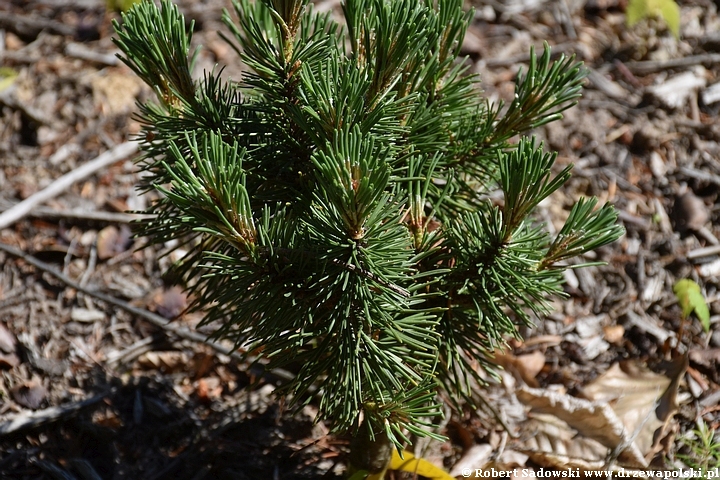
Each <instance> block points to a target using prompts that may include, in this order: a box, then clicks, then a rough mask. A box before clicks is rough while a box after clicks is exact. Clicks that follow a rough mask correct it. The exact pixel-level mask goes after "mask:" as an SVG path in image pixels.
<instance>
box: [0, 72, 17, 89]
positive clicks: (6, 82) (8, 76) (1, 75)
mask: <svg viewBox="0 0 720 480" xmlns="http://www.w3.org/2000/svg"><path fill="white" fill-rule="evenodd" d="M17 76H18V73H17V72H16V71H15V70H13V69H12V68H9V67H0V92H2V91H3V90H5V89H6V88H9V87H10V86H11V85H12V84H13V83H15V79H16V78H17Z"/></svg>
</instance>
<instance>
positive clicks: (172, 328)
mask: <svg viewBox="0 0 720 480" xmlns="http://www.w3.org/2000/svg"><path fill="white" fill-rule="evenodd" d="M0 250H2V251H4V252H6V253H8V254H10V255H12V256H14V257H17V258H20V259H22V260H24V261H25V262H27V263H29V264H30V265H32V266H34V267H35V268H37V269H40V270H42V271H43V272H47V273H49V274H50V275H52V276H54V277H55V278H57V279H58V280H60V281H61V282H63V283H64V284H65V285H67V286H68V287H70V288H73V289H75V290H77V291H78V292H82V293H84V294H86V295H89V296H91V297H93V298H96V299H98V300H100V301H103V302H105V303H108V304H110V305H114V306H116V307H118V308H121V309H123V310H125V311H126V312H128V313H131V314H133V315H136V316H138V317H140V318H142V319H143V320H146V321H147V322H149V323H151V324H153V325H155V326H157V327H159V328H161V329H162V330H164V331H166V332H169V333H172V334H173V335H175V336H177V337H179V338H183V339H185V340H190V341H192V342H197V343H203V344H205V345H208V346H210V347H211V348H212V349H214V350H215V351H216V352H218V353H221V354H223V355H227V356H229V357H231V358H233V359H235V360H238V361H244V362H248V361H249V362H251V363H253V365H256V364H255V363H254V362H253V359H252V358H248V357H246V356H243V355H241V354H239V353H238V352H236V351H235V349H233V348H228V347H226V346H224V345H221V344H219V343H216V342H213V341H210V340H208V338H207V336H206V335H203V334H201V333H197V332H193V331H190V330H188V329H187V328H183V327H180V326H178V325H175V324H174V323H172V322H170V321H169V320H166V319H165V318H163V317H161V316H160V315H157V314H155V313H152V312H149V311H147V310H145V309H143V308H139V307H135V306H133V305H130V304H129V303H127V302H123V301H122V300H120V299H119V298H115V297H113V296H111V295H108V294H106V293H102V292H97V291H95V290H91V289H89V288H87V287H85V286H83V285H81V284H79V283H77V282H75V281H73V280H72V279H70V278H69V277H67V276H66V275H64V274H63V273H61V272H59V271H58V270H56V269H55V268H53V267H52V266H51V265H49V264H47V263H45V262H43V261H41V260H38V259H37V258H35V257H33V256H32V255H29V254H27V253H25V252H23V251H22V250H19V249H17V248H15V247H13V246H10V245H6V244H4V243H0ZM251 368H252V367H251ZM253 373H254V374H258V375H262V374H270V375H273V376H275V377H277V378H280V379H283V380H292V379H293V378H295V376H294V375H293V374H292V373H290V372H288V371H286V370H282V369H278V368H276V369H273V370H269V371H265V370H264V369H263V368H262V364H259V365H258V366H257V371H255V372H253Z"/></svg>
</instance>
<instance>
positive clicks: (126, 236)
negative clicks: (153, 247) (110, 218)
mask: <svg viewBox="0 0 720 480" xmlns="http://www.w3.org/2000/svg"><path fill="white" fill-rule="evenodd" d="M131 242H132V233H131V232H130V229H129V228H128V226H127V225H123V226H122V227H120V229H118V228H116V227H114V226H113V225H110V226H109V227H105V228H103V229H102V230H100V232H99V233H98V236H97V253H98V258H99V259H100V260H107V259H108V258H112V257H114V256H115V255H117V254H118V253H122V252H124V251H125V250H127V248H128V247H129V246H130V243H131Z"/></svg>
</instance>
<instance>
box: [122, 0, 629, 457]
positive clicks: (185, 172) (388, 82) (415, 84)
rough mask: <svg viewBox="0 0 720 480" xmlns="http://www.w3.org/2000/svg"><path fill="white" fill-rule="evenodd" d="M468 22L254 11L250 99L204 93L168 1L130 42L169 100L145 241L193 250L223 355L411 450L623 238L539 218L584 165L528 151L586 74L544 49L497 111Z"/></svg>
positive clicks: (594, 226) (404, 4) (153, 153)
mask: <svg viewBox="0 0 720 480" xmlns="http://www.w3.org/2000/svg"><path fill="white" fill-rule="evenodd" d="M462 5H463V2H462V0H437V1H432V0H423V1H417V0H398V1H392V2H388V1H384V0H347V1H346V2H345V3H344V4H343V12H344V15H345V25H344V26H342V25H339V24H337V23H335V22H334V21H333V20H332V19H331V18H330V16H329V14H318V13H316V12H314V11H313V9H312V6H311V5H309V3H308V1H305V0H262V1H256V2H254V3H251V2H250V1H249V0H236V1H235V2H234V10H235V15H236V16H237V19H236V20H235V19H233V17H232V16H231V15H230V14H229V13H227V12H226V13H225V15H224V22H225V24H226V25H227V26H228V30H229V32H230V34H229V35H227V36H225V37H224V38H225V39H226V40H227V41H228V42H229V43H230V44H231V45H232V46H233V47H234V48H235V49H236V50H237V52H238V53H239V54H240V56H241V58H242V59H243V61H244V63H245V64H246V66H247V67H248V72H247V73H246V74H245V76H244V77H243V78H242V80H241V81H240V82H239V83H233V82H231V81H226V80H222V79H220V76H219V74H218V73H216V72H211V73H207V72H206V73H205V74H204V78H203V79H202V80H199V81H194V80H193V79H192V78H193V77H192V75H191V65H192V60H191V57H192V55H191V53H190V48H189V45H190V34H191V30H192V29H189V30H185V26H184V25H185V24H184V22H183V19H182V16H181V15H180V13H179V12H178V10H177V8H176V7H175V6H173V5H172V4H170V3H168V2H167V1H163V2H162V4H161V6H160V7H159V8H158V7H156V6H155V5H154V4H153V3H152V2H150V1H145V2H143V3H141V4H140V5H137V6H135V7H134V8H132V9H131V10H130V11H129V12H128V13H127V14H125V15H124V16H123V24H122V25H120V24H119V23H115V28H116V31H117V39H116V43H117V45H118V46H119V47H120V48H121V50H122V51H123V57H122V59H123V61H124V62H125V63H126V64H127V65H129V66H130V68H132V69H133V70H134V71H135V72H136V73H137V74H138V75H139V76H140V77H141V78H142V79H143V80H145V81H146V82H147V83H148V84H149V85H150V86H151V87H153V88H154V89H155V92H156V93H157V98H158V102H157V103H154V102H149V103H146V104H144V105H141V111H140V115H139V118H140V120H141V122H142V125H143V133H142V135H141V140H142V148H143V151H144V155H143V157H142V158H141V159H140V160H139V165H140V166H141V168H142V170H143V171H144V176H143V177H142V183H141V185H140V189H141V190H142V191H155V192H158V193H159V194H160V195H159V197H160V198H159V199H158V200H157V201H156V202H155V203H154V204H153V205H152V206H151V207H150V208H149V209H148V213H152V214H154V218H152V219H149V220H147V221H144V222H143V223H142V224H141V233H143V234H146V235H148V236H150V237H151V238H152V239H153V240H154V241H155V242H158V243H160V242H166V241H169V240H178V241H179V244H180V245H185V246H186V247H187V250H189V251H191V253H190V254H189V255H187V256H186V257H185V258H184V259H183V261H182V262H180V263H179V264H178V265H176V266H175V273H176V274H177V275H178V276H179V278H183V279H184V281H185V282H187V285H188V288H189V289H191V290H192V291H193V292H194V293H195V296H194V298H195V299H196V300H195V303H194V305H193V307H194V308H195V309H197V310H200V311H202V312H204V315H205V319H204V321H203V325H206V326H210V327H212V328H214V332H215V333H214V337H216V338H220V339H226V340H230V341H232V342H233V343H234V344H235V347H236V348H237V349H238V350H239V351H241V352H247V353H248V354H249V355H252V356H257V358H258V361H259V362H262V363H263V364H264V365H266V366H267V368H275V367H285V368H292V369H293V371H294V372H295V377H294V379H292V380H289V381H287V382H286V383H285V384H283V385H282V386H281V388H280V391H281V392H282V393H286V394H289V395H290V397H291V398H292V399H293V401H295V402H303V401H306V399H307V398H308V396H307V393H308V391H309V389H310V388H311V387H312V386H313V385H314V386H316V387H318V388H319V389H320V391H321V392H322V393H323V395H322V397H321V400H320V402H319V417H320V418H321V419H325V420H327V421H328V422H329V423H330V424H331V425H332V428H333V429H334V430H335V431H347V430H352V431H355V432H357V431H358V429H359V428H360V424H361V418H363V417H364V419H365V420H364V423H363V425H368V426H370V427H371V428H369V429H367V428H366V430H367V431H369V435H370V436H371V437H373V438H375V437H376V436H380V437H381V438H386V439H389V440H390V441H391V442H394V444H395V445H396V446H400V444H401V443H402V442H405V441H407V438H406V436H407V434H408V433H413V434H417V435H433V434H431V433H430V432H429V429H431V427H432V422H433V419H434V417H436V416H438V415H440V409H439V408H438V405H437V403H436V400H435V398H436V392H437V389H438V387H444V388H445V389H446V391H447V392H448V393H449V394H450V395H451V396H452V397H453V398H456V399H457V398H458V397H459V396H467V395H468V394H469V393H470V391H469V384H470V382H469V381H468V377H469V376H476V377H477V379H478V380H479V379H480V377H481V371H479V370H478V369H480V370H483V369H484V370H487V371H489V372H492V371H493V368H494V365H493V364H492V362H491V361H490V360H489V359H488V358H489V357H488V352H489V351H491V350H492V349H493V348H495V347H496V346H497V345H500V344H502V343H503V342H504V341H505V338H506V336H507V335H517V325H519V324H529V323H530V322H531V321H532V320H533V318H534V317H533V316H534V315H542V314H544V313H547V312H548V311H549V309H550V300H551V297H552V296H562V295H563V291H562V288H561V285H562V281H563V270H564V269H566V268H574V267H577V266H579V265H571V264H568V263H567V260H569V259H571V258H573V257H576V256H578V255H582V254H583V253H585V252H587V251H589V250H592V249H594V248H598V247H600V246H602V245H606V244H608V243H610V242H612V241H614V240H615V239H617V238H618V237H619V236H620V235H621V234H622V228H621V227H619V226H617V225H616V220H617V218H616V214H615V211H614V210H613V209H612V207H610V206H604V207H602V208H599V209H596V208H595V205H596V201H595V200H594V199H589V200H582V201H580V202H578V204H577V205H575V207H574V208H573V209H572V212H571V213H570V217H569V218H568V220H567V222H566V224H565V226H564V227H563V228H562V230H561V232H560V233H559V234H558V235H556V236H552V235H551V234H550V233H549V232H548V231H547V229H546V228H545V226H544V225H542V224H539V223H537V222H535V221H534V220H533V218H532V213H533V211H534V210H535V208H536V207H537V205H538V204H539V202H540V201H542V200H543V199H544V198H547V197H548V196H549V195H551V194H552V192H554V191H555V190H556V189H557V188H559V187H560V186H561V185H562V184H563V183H564V182H565V181H566V180H567V178H568V176H569V172H570V168H571V167H566V168H564V169H562V171H560V172H559V173H558V174H555V175H554V174H553V173H552V172H553V171H554V167H553V164H554V161H555V155H554V154H548V153H545V152H544V150H543V145H542V144H540V143H538V142H536V141H535V140H534V139H530V138H526V137H522V138H521V140H520V141H519V143H518V144H511V143H509V140H510V139H511V138H513V137H514V136H516V135H520V134H523V133H524V132H526V131H527V130H528V129H532V128H534V127H536V126H539V125H543V124H545V123H547V122H550V121H553V120H555V119H557V118H560V116H561V112H562V111H563V110H565V109H566V108H569V107H570V106H572V105H573V104H574V102H575V101H576V100H577V98H578V97H579V95H580V87H581V84H582V81H583V79H584V77H585V70H584V69H583V68H582V66H581V65H580V64H579V63H577V62H575V60H574V58H572V57H571V58H566V57H564V56H562V57H561V58H560V59H559V60H557V61H555V62H551V60H550V58H551V56H550V49H549V48H547V47H546V48H545V51H544V52H543V54H542V55H541V56H540V57H537V56H536V55H535V53H534V52H532V55H531V62H530V65H529V68H528V69H527V71H526V72H525V73H520V74H519V75H518V78H517V86H516V96H515V100H514V101H513V102H511V103H510V104H509V105H508V106H507V108H504V107H503V106H502V105H493V104H489V103H488V102H486V101H484V100H483V99H482V97H481V96H480V94H479V88H478V78H477V76H475V75H471V74H469V73H468V72H467V69H466V67H464V66H463V64H462V63H461V62H458V61H457V55H458V52H459V50H460V46H461V44H462V39H463V36H464V33H465V29H466V28H467V25H468V23H469V21H470V19H471V18H472V14H471V12H467V13H466V12H463V10H462ZM503 112H504V113H503ZM498 188H499V189H501V190H502V192H503V194H504V198H503V202H502V205H496V204H494V203H492V202H491V201H490V200H489V199H488V195H487V193H488V192H491V191H493V190H496V189H498ZM363 431H365V430H363Z"/></svg>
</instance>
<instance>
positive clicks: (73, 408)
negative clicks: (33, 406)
mask: <svg viewBox="0 0 720 480" xmlns="http://www.w3.org/2000/svg"><path fill="white" fill-rule="evenodd" d="M108 393H109V392H106V393H101V394H100V395H95V396H94V397H90V398H86V399H85V400H80V401H79V402H73V403H67V404H65V405H59V406H57V407H49V408H45V409H43V410H35V411H32V410H28V411H26V412H22V413H19V414H18V415H15V417H13V418H11V419H10V420H8V421H6V422H3V423H0V437H2V436H3V435H10V434H11V433H15V432H18V431H20V430H24V429H26V428H33V427H37V426H40V425H44V424H47V423H51V422H55V421H57V420H59V419H61V418H63V417H65V416H67V415H72V414H74V413H77V412H78V411H80V410H82V409H83V408H85V407H88V406H90V405H94V404H96V403H98V402H99V401H101V400H102V399H103V398H105V397H107V396H108Z"/></svg>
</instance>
